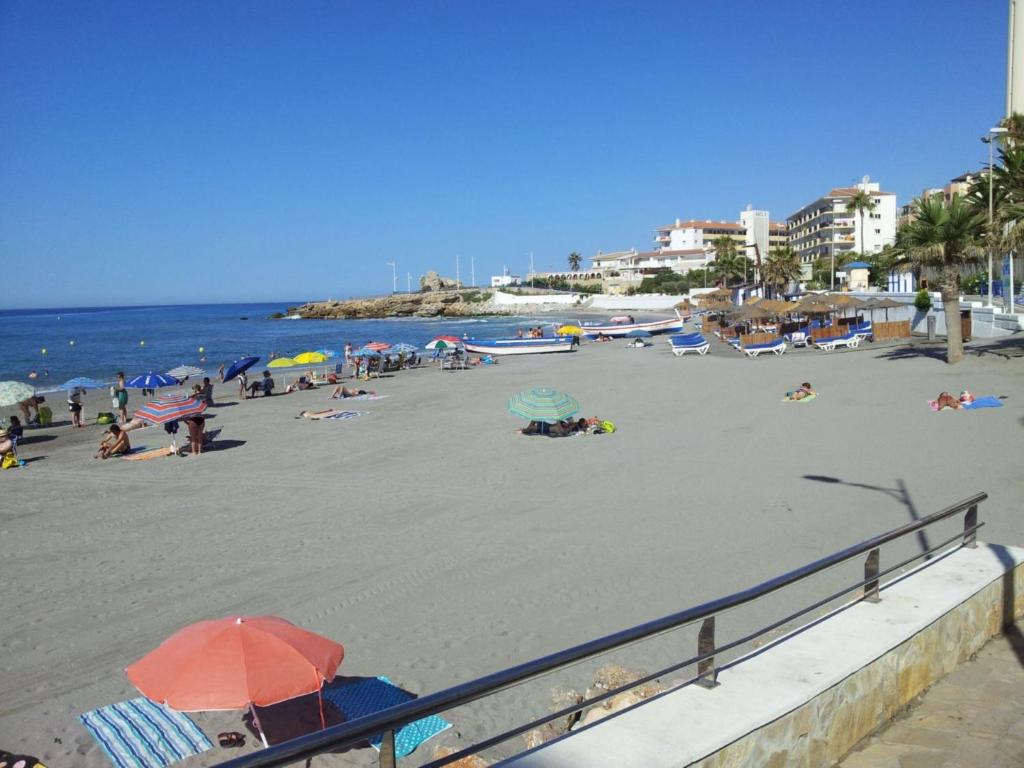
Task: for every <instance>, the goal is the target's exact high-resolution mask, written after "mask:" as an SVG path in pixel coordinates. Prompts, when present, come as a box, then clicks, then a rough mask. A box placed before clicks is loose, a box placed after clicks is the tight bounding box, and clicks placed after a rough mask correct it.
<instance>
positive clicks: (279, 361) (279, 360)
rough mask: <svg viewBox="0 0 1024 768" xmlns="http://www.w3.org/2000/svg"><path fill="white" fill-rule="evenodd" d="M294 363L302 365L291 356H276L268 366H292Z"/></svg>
mask: <svg viewBox="0 0 1024 768" xmlns="http://www.w3.org/2000/svg"><path fill="white" fill-rule="evenodd" d="M293 365H301V363H297V362H295V361H294V360H292V359H291V358H290V357H275V358H274V359H273V360H271V361H270V362H269V363H267V368H291V367H292V366H293Z"/></svg>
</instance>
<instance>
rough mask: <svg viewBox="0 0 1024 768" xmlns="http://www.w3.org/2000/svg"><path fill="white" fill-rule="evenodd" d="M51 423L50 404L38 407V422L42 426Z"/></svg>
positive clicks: (51, 412)
mask: <svg viewBox="0 0 1024 768" xmlns="http://www.w3.org/2000/svg"><path fill="white" fill-rule="evenodd" d="M52 423H53V411H51V410H50V406H48V405H44V406H43V407H42V408H40V409H39V424H40V426H43V427H48V426H50V425H51V424H52Z"/></svg>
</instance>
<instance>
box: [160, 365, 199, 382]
mask: <svg viewBox="0 0 1024 768" xmlns="http://www.w3.org/2000/svg"><path fill="white" fill-rule="evenodd" d="M205 374H206V371H204V370H203V369H202V368H196V366H194V365H179V366H178V367H177V368H171V370H169V371H168V372H167V375H168V376H173V377H174V378H176V379H178V380H179V381H180V380H181V379H187V378H188V377H189V376H203V375H205Z"/></svg>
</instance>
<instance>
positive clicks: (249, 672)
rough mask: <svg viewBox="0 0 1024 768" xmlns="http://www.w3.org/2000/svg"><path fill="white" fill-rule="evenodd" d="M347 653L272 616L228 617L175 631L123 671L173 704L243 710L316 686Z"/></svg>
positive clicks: (146, 691) (147, 691)
mask: <svg viewBox="0 0 1024 768" xmlns="http://www.w3.org/2000/svg"><path fill="white" fill-rule="evenodd" d="M344 657H345V649H344V647H342V645H341V644H340V643H336V642H334V641H333V640H328V639H327V638H326V637H321V636H320V635H317V634H314V633H313V632H308V631H307V630H305V629H301V628H299V627H296V626H295V625H294V624H292V623H291V622H289V621H285V620H284V619H281V618H278V617H276V616H229V617H227V618H224V619H214V620H210V621H200V622H197V623H195V624H190V625H189V626H187V627H184V628H182V629H179V630H178V631H177V632H175V633H174V634H173V635H171V636H170V637H169V638H167V639H166V640H164V641H163V642H162V643H161V644H160V646H159V647H158V648H157V649H156V650H154V651H151V652H149V653H148V654H146V655H145V656H143V657H142V658H141V659H139V660H138V661H136V662H135V663H134V664H132V665H131V666H130V667H128V668H127V669H126V670H125V672H126V673H127V675H128V679H129V680H130V681H131V683H132V685H134V686H135V687H136V688H138V689H139V690H140V691H141V692H142V693H143V694H144V695H145V696H146V698H149V699H152V700H153V701H158V702H162V703H165V704H167V706H169V707H171V708H173V709H177V710H183V711H187V712H191V711H197V710H210V709H245V708H247V707H250V706H252V705H254V704H255V705H258V706H261V707H262V706H269V705H270V704H277V703H279V702H282V701H287V700H288V699H294V698H296V697H297V696H304V695H306V694H309V693H313V692H314V691H316V692H319V691H320V689H321V687H322V686H323V684H324V681H326V680H331V679H333V677H334V674H335V672H337V670H338V667H339V666H340V665H341V660H342V659H343V658H344ZM255 714H256V713H255V711H253V716H254V719H255ZM320 718H321V722H322V721H323V701H322V700H321V703H320ZM258 725H259V723H258V721H257V726H258ZM264 743H266V738H264Z"/></svg>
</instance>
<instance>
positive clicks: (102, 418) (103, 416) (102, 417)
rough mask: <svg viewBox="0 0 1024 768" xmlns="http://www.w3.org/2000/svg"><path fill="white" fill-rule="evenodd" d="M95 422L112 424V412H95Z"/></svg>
mask: <svg viewBox="0 0 1024 768" xmlns="http://www.w3.org/2000/svg"><path fill="white" fill-rule="evenodd" d="M96 423H97V424H113V423H114V414H112V413H98V414H96Z"/></svg>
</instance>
